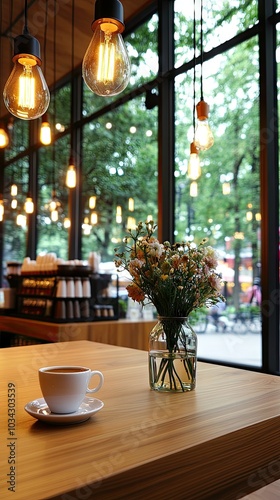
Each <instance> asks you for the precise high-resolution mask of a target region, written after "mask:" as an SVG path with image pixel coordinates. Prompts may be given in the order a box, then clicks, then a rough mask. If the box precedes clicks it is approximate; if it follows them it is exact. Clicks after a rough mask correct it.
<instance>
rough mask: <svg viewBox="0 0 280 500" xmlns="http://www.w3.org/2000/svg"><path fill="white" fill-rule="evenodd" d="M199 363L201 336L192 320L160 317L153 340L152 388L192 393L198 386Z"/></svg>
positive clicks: (151, 336)
mask: <svg viewBox="0 0 280 500" xmlns="http://www.w3.org/2000/svg"><path fill="white" fill-rule="evenodd" d="M196 364H197V336H196V333H195V332H194V330H193V329H192V327H191V326H190V324H189V322H188V318H182V317H163V316H160V317H159V318H158V322H157V324H156V325H155V326H154V328H153V329H152V331H151V333H150V339H149V379H150V387H151V389H153V390H155V391H159V392H187V391H192V390H193V389H194V388H195V384H196Z"/></svg>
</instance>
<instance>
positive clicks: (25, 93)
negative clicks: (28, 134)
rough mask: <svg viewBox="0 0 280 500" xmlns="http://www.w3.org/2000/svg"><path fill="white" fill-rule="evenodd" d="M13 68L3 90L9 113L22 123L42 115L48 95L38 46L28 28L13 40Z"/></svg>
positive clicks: (47, 101)
mask: <svg viewBox="0 0 280 500" xmlns="http://www.w3.org/2000/svg"><path fill="white" fill-rule="evenodd" d="M13 62H14V67H13V69H12V72H11V74H10V76H9V78H8V80H7V82H6V85H5V87H4V92H3V97H4V103H5V106H6V108H7V109H8V111H9V112H10V113H11V114H12V115H14V116H16V117H17V118H21V119H22V120H34V119H36V118H39V117H40V116H42V115H43V114H44V113H45V112H46V110H47V108H48V105H49V102H50V93H49V89H48V86H47V83H46V80H45V78H44V75H43V72H42V70H41V68H40V66H41V59H40V45H39V42H38V40H37V39H36V38H34V37H33V36H31V35H30V34H29V32H28V29H27V27H26V26H25V27H24V31H23V34H22V35H20V36H17V37H16V38H15V40H14V57H13Z"/></svg>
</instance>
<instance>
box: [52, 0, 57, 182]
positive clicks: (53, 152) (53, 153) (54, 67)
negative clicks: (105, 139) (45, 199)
mask: <svg viewBox="0 0 280 500" xmlns="http://www.w3.org/2000/svg"><path fill="white" fill-rule="evenodd" d="M56 8H57V0H54V18H53V79H54V85H53V99H54V101H53V113H54V128H55V122H56V17H57V16H56ZM55 146H56V140H55V138H54V141H53V149H52V161H53V168H52V181H53V189H55V181H54V179H55V157H56V154H55Z"/></svg>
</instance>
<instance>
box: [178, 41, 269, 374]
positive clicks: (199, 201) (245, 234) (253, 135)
mask: <svg viewBox="0 0 280 500" xmlns="http://www.w3.org/2000/svg"><path fill="white" fill-rule="evenodd" d="M258 64H259V61H258V47H257V40H256V39H253V40H250V41H248V42H245V43H243V44H240V45H239V46H237V47H235V48H234V49H231V50H229V51H228V52H227V53H225V54H223V55H220V56H217V57H215V58H214V59H213V60H211V61H209V62H208V63H205V64H204V68H203V72H204V90H205V100H206V101H207V102H208V104H209V105H210V120H209V121H210V126H211V129H212V131H213V134H214V138H215V142H214V145H213V146H212V147H211V148H210V149H208V150H207V151H201V152H200V154H199V158H200V163H201V176H200V177H199V178H198V179H196V180H193V181H192V180H191V179H190V178H189V176H188V172H187V170H188V168H187V167H188V165H187V164H188V160H189V156H190V154H189V144H190V142H192V140H193V127H192V111H193V107H192V102H193V99H192V83H191V79H192V74H191V73H192V72H190V74H186V75H181V76H179V77H178V78H177V79H176V173H175V175H176V212H175V220H176V240H177V241H178V240H182V239H183V240H184V239H187V240H189V241H194V242H195V243H199V242H200V241H201V240H202V239H203V238H207V239H208V244H209V245H211V246H213V247H214V248H215V249H216V250H217V252H218V255H219V267H218V271H219V273H221V275H222V278H223V280H224V295H225V297H226V309H225V310H224V311H218V312H217V311H215V310H214V311H205V312H204V316H203V321H202V322H201V325H202V326H201V325H200V326H199V328H200V330H201V331H203V332H204V333H206V335H203V336H202V339H201V341H200V343H199V345H200V347H199V351H200V352H199V355H200V357H205V358H211V359H219V360H220V359H221V360H224V361H230V362H237V363H239V362H240V363H245V364H252V365H258V366H260V364H261V324H260V307H259V300H260V288H259V286H258V285H256V286H255V285H254V284H253V283H254V282H255V279H256V278H258V279H259V278H260V221H261V214H260V176H259V72H258V71H259V69H258ZM233 68H234V71H233ZM197 101H198V99H197ZM197 101H196V102H197ZM192 182H196V183H197V190H198V192H197V196H194V194H195V193H192V195H191V193H190V187H191V183H192ZM255 288H256V294H255V295H254V296H253V292H254V291H255ZM211 313H212V314H211ZM213 313H214V315H213ZM215 313H218V316H217V314H215ZM248 342H251V344H252V345H251V344H250V345H251V347H250V348H248Z"/></svg>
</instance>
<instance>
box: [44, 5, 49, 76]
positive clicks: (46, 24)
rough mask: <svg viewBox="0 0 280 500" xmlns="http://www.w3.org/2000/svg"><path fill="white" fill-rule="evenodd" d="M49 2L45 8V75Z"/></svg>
mask: <svg viewBox="0 0 280 500" xmlns="http://www.w3.org/2000/svg"><path fill="white" fill-rule="evenodd" d="M48 3H49V0H46V10H45V29H44V75H46V54H47V27H48Z"/></svg>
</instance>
